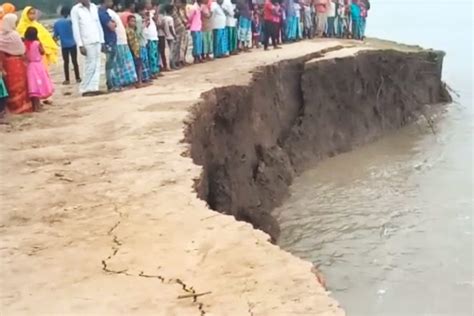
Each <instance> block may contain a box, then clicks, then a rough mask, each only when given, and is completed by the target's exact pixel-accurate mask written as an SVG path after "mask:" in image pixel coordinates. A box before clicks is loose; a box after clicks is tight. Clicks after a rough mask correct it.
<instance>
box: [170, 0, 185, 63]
mask: <svg viewBox="0 0 474 316" xmlns="http://www.w3.org/2000/svg"><path fill="white" fill-rule="evenodd" d="M172 9H173V10H172V13H171V17H172V18H173V25H174V31H175V32H176V33H175V42H174V47H173V52H172V59H173V60H174V62H175V64H176V65H175V66H176V67H182V66H185V64H186V51H187V47H186V42H187V35H188V33H187V31H186V24H185V23H184V21H183V19H182V18H181V15H180V12H179V11H180V2H178V1H177V4H176V6H174V7H172Z"/></svg>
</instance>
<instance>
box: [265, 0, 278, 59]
mask: <svg viewBox="0 0 474 316" xmlns="http://www.w3.org/2000/svg"><path fill="white" fill-rule="evenodd" d="M279 19H280V5H279V4H278V0H265V6H264V8H263V20H264V22H263V23H264V25H263V33H264V39H263V48H264V49H265V50H268V44H269V40H270V39H271V40H272V45H273V48H274V49H278V48H280V47H278V23H279V22H278V21H279Z"/></svg>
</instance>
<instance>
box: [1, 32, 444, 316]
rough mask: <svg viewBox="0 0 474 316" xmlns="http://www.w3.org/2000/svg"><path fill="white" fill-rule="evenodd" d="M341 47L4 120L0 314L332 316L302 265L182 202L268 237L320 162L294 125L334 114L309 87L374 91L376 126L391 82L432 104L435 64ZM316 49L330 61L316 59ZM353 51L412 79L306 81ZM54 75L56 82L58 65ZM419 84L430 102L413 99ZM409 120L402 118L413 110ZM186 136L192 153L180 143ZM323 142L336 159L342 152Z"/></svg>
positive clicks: (293, 50) (294, 50) (309, 48)
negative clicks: (285, 202) (313, 162)
mask: <svg viewBox="0 0 474 316" xmlns="http://www.w3.org/2000/svg"><path fill="white" fill-rule="evenodd" d="M343 45H354V44H353V43H349V42H343V43H341V42H338V41H314V42H302V43H298V44H294V45H288V46H286V47H285V48H284V49H282V50H280V51H270V52H263V51H260V52H255V53H253V54H245V55H241V56H237V57H233V58H230V59H226V60H219V61H216V62H213V63H209V64H204V65H197V66H193V67H189V68H186V69H184V70H181V71H178V72H173V73H170V74H167V75H166V76H165V77H164V78H160V80H158V81H157V82H156V83H155V85H154V86H151V87H148V88H145V89H141V90H130V91H126V92H123V93H121V94H111V95H107V96H101V97H96V98H92V99H83V98H79V97H78V96H77V94H76V89H75V87H67V88H63V87H61V88H59V89H58V90H59V91H58V94H57V96H56V97H55V105H54V106H52V107H49V108H48V109H47V110H46V111H45V112H43V113H39V114H32V115H23V116H18V117H12V118H11V123H10V125H9V126H3V127H1V130H0V134H1V138H2V142H1V145H0V159H1V164H0V168H1V170H0V174H1V175H2V180H3V181H2V185H1V187H0V200H1V206H2V213H1V215H0V236H1V238H0V256H1V267H2V269H1V271H0V280H1V283H0V284H1V285H0V289H1V291H0V311H1V314H2V315H35V314H41V315H44V314H47V315H55V314H60V315H66V314H67V315H99V314H100V315H122V314H127V315H148V314H153V315H219V316H220V315H272V316H273V315H275V316H280V315H343V314H344V312H343V311H342V310H341V309H340V308H339V307H338V304H337V302H335V301H334V300H333V299H332V298H330V297H329V296H328V292H327V291H325V290H324V289H323V288H322V286H321V285H320V284H319V283H318V282H317V281H316V278H315V276H314V275H313V274H312V272H311V268H312V265H311V264H310V263H308V262H304V261H302V260H300V259H298V258H295V257H293V256H292V255H290V254H289V253H286V252H284V251H282V250H280V249H279V248H278V247H277V246H275V245H272V244H271V243H269V242H268V239H269V237H268V235H266V234H264V233H263V232H261V231H258V230H254V229H253V228H252V227H251V225H249V224H247V223H245V222H242V221H235V219H234V217H232V216H225V215H223V214H221V213H218V212H214V211H212V210H210V209H209V207H208V205H206V203H205V202H204V201H203V200H200V199H198V198H197V196H196V191H195V189H194V187H196V188H197V189H198V191H199V193H200V196H201V197H203V198H205V199H206V200H208V201H209V204H210V206H211V207H213V208H215V209H218V210H220V211H224V212H227V213H230V214H233V215H236V216H237V218H239V219H243V220H248V221H250V222H252V223H254V225H255V226H256V227H259V228H262V229H264V230H265V231H268V232H269V233H271V234H272V235H273V237H276V236H277V234H276V233H277V231H276V230H277V229H278V225H277V223H275V222H274V221H273V219H272V217H271V214H270V210H271V209H272V208H273V206H274V205H276V204H278V203H279V202H281V200H282V198H283V196H284V195H285V194H286V192H287V187H288V185H289V183H290V182H291V179H292V178H293V176H294V173H295V170H296V171H298V170H299V168H300V167H301V168H304V164H305V163H306V162H308V161H309V160H308V161H307V160H306V159H307V158H306V157H309V156H311V155H313V154H317V152H316V151H315V150H316V149H317V148H316V147H314V146H312V145H311V144H312V142H313V140H312V139H313V138H314V136H312V135H313V134H312V133H313V132H314V131H317V129H316V127H315V129H314V130H313V129H309V130H308V134H306V133H303V131H302V130H301V127H302V126H304V124H307V125H311V124H310V123H311V115H313V116H314V115H316V114H317V113H318V110H317V109H318V108H321V109H323V108H324V109H325V110H326V111H330V109H331V107H330V104H327V105H325V106H322V105H321V106H318V102H319V100H318V98H320V97H323V98H324V100H326V101H327V102H333V101H332V100H333V98H336V100H338V98H339V97H338V96H337V95H336V96H333V95H332V94H333V93H334V92H335V91H334V90H331V91H329V92H328V93H331V95H328V96H320V95H319V94H321V93H322V91H319V92H318V93H317V94H314V95H313V94H312V93H313V92H314V93H316V91H318V90H317V88H316V87H314V88H309V87H310V86H311V85H312V84H311V82H312V81H313V80H314V83H316V82H318V83H319V84H329V83H330V82H333V84H336V83H339V80H341V83H342V85H344V84H346V85H348V84H349V83H350V82H353V81H355V82H356V83H357V84H360V83H361V82H360V81H361V80H358V79H357V78H364V80H368V81H369V82H370V83H369V84H368V85H367V87H368V88H367V90H366V91H367V92H368V93H369V97H368V101H367V102H369V101H370V102H372V107H373V106H374V96H373V92H371V91H373V89H374V86H376V87H377V93H376V95H378V99H379V100H381V99H383V100H384V102H387V104H386V105H385V104H383V105H380V107H381V110H380V113H385V112H384V111H382V110H383V108H385V107H390V108H391V107H399V106H401V105H402V104H401V101H399V100H398V99H397V98H396V95H397V93H400V92H399V90H397V88H396V86H397V85H398V86H400V87H403V88H405V89H408V91H409V92H413V93H415V94H416V96H417V98H419V99H417V100H418V101H417V105H416V108H421V104H422V103H423V102H425V101H426V102H428V101H430V102H431V101H432V102H435V101H442V99H443V97H440V96H439V94H442V92H443V91H444V90H443V88H442V85H441V81H440V78H439V74H440V72H439V67H440V65H441V60H440V59H438V60H437V61H436V62H433V59H432V57H430V56H433V55H430V54H428V53H421V55H412V54H411V53H409V54H405V53H395V52H392V53H390V52H388V53H387V52H385V51H379V52H378V54H377V53H375V52H374V57H370V58H369V57H364V56H366V55H365V54H366V53H364V52H363V51H365V50H371V49H378V50H380V45H379V44H377V45H375V46H374V45H371V44H367V45H363V44H356V45H357V47H356V48H354V49H341V48H343V47H342V46H343ZM386 45H387V46H389V47H393V48H396V49H399V50H400V49H402V48H400V47H399V46H394V45H393V44H386ZM328 50H329V51H331V50H336V51H334V52H333V53H327V54H325V55H324V54H322V51H328ZM403 50H406V49H405V48H403ZM359 51H360V52H359ZM354 54H359V55H360V56H362V61H365V62H363V63H361V65H365V66H364V67H365V68H367V67H368V65H367V63H368V62H374V63H378V62H382V63H383V60H379V59H378V58H379V57H383V56H387V57H386V58H387V59H388V62H387V65H388V66H390V67H393V66H394V60H398V64H403V63H404V62H405V61H406V62H409V63H410V65H412V66H413V67H417V68H416V69H418V70H419V72H418V75H415V76H414V75H413V71H416V69H415V70H413V69H411V70H406V73H405V72H403V71H401V70H400V71H399V70H398V69H393V68H394V67H393V68H390V67H388V66H387V67H384V66H379V65H375V66H374V67H376V69H378V70H376V71H374V72H376V73H377V75H378V74H386V72H387V71H389V70H390V71H395V72H396V76H395V77H394V78H395V79H396V80H406V85H400V84H399V83H396V84H395V83H393V82H392V81H390V80H389V79H388V77H386V78H385V79H384V80H385V82H386V83H384V84H383V85H382V86H383V88H380V86H381V84H380V77H378V76H377V75H375V74H372V73H371V72H370V73H368V74H367V75H364V76H362V77H360V76H359V75H357V76H354V75H355V74H357V72H348V76H349V75H353V77H352V78H349V77H347V78H346V77H341V76H339V77H334V78H333V81H331V78H330V77H328V78H327V80H329V81H327V80H322V78H323V77H321V78H314V79H311V77H310V76H311V75H313V74H312V72H310V69H311V67H315V68H318V67H327V68H325V69H326V71H328V70H330V68H331V67H330V66H329V65H330V64H331V63H333V64H335V65H340V66H334V68H333V69H334V70H337V71H346V69H347V67H349V68H350V67H353V68H355V69H357V68H358V67H357V65H359V61H358V59H359V58H360V56H357V57H355V58H354V57H351V56H354ZM323 55H324V57H325V58H326V59H322V60H320V61H317V60H314V58H318V57H322V56H323ZM369 55H370V54H369ZM369 55H367V56H369ZM377 56H378V57H377ZM391 56H392V57H391ZM436 56H438V55H436ZM324 57H323V58H324ZM412 57H413V58H412ZM415 57H416V58H415ZM336 58H343V59H344V58H349V59H350V60H352V61H351V62H349V61H347V64H345V62H343V63H342V64H341V63H340V61H339V60H338V59H336ZM415 60H418V62H415ZM319 63H321V64H320V66H318V65H317V64H319ZM351 63H352V64H353V66H351ZM425 64H426V66H423V67H422V66H421V65H425ZM434 64H436V67H437V68H436V67H434ZM324 65H326V66H324ZM424 67H426V68H424ZM365 70H366V71H369V69H365ZM422 70H423V72H422ZM424 70H426V71H432V73H431V74H428V73H426V74H425V72H424ZM434 70H436V72H433V71H434ZM318 71H321V69H319V70H318ZM320 75H321V76H328V74H325V73H321V74H320ZM417 76H420V77H417ZM54 77H55V78H56V79H57V80H56V81H57V82H60V81H61V79H60V70H59V67H58V68H57V69H56V70H55V74H54ZM336 78H339V79H338V80H337V81H334V80H335V79H336ZM416 79H419V80H416ZM293 80H296V81H293ZM377 80H379V81H377ZM291 82H293V83H292V84H291ZM251 83H253V84H252V85H250V84H251ZM284 83H285V84H284ZM410 85H414V86H416V87H418V88H417V89H416V90H414V89H412V88H411V87H410ZM354 87H357V86H356V85H354ZM362 87H366V85H362ZM429 87H432V88H433V89H432V91H431V92H429V93H427V92H423V93H422V92H418V91H428V90H424V88H429ZM349 88H350V87H349ZM216 89H219V91H220V92H222V93H219V97H217V96H216V94H215V91H216ZM380 89H381V90H382V91H381V92H378V91H379V90H380ZM400 91H401V90H400ZM349 93H350V91H347V92H345V93H343V95H344V96H346V97H347V98H349V97H348V96H349ZM428 95H429V96H431V97H427V96H428ZM341 97H342V96H341ZM360 98H362V96H361V97H360ZM376 99H377V98H376ZM340 102H342V101H340ZM196 103H198V104H200V106H194V107H193V105H195V104H196ZM313 103H314V105H312V104H313ZM325 104H326V103H325ZM380 104H381V103H380ZM335 105H337V104H336V103H335ZM355 105H356V103H355V101H354V102H353V103H350V104H346V106H347V107H349V106H352V107H354V106H355ZM405 107H406V108H407V111H402V113H403V115H400V118H402V117H405V113H406V114H409V113H412V109H411V108H408V105H405ZM364 108H365V107H364ZM414 108H415V106H414ZM190 111H192V112H193V115H192V116H189V113H190ZM364 113H365V112H364ZM367 113H369V111H368V112H367ZM412 114H413V115H415V112H414V111H413V113H412ZM341 115H342V114H341ZM336 117H337V116H336ZM362 117H364V118H366V119H367V120H368V119H370V118H369V117H366V116H362ZM374 117H375V116H374ZM396 117H397V118H398V116H396ZM185 121H186V122H187V123H186V124H185V123H184V122H185ZM408 121H409V118H408V116H407V118H406V120H405V121H403V122H399V123H397V122H395V121H393V122H392V123H393V124H390V125H383V126H384V127H383V128H381V127H378V130H376V129H375V128H374V130H373V134H374V135H379V133H378V132H377V133H376V131H383V130H385V129H388V128H392V127H393V128H395V127H397V126H398V125H399V124H405V123H407V122H408ZM315 122H318V121H316V120H315ZM328 122H332V123H331V124H332V126H335V125H334V124H335V121H332V120H328ZM355 123H356V121H354V124H355ZM328 124H329V123H328ZM374 124H375V126H377V122H374ZM185 129H187V131H188V132H187V139H188V140H189V141H191V146H189V144H187V143H186V142H183V138H184V137H185V135H184V130H185ZM310 132H311V133H310ZM340 133H342V135H345V134H344V133H345V132H344V130H341V132H340ZM357 135H359V134H357ZM206 137H207V139H206ZM307 137H308V138H309V140H308V139H307ZM347 137H348V136H347ZM253 138H254V139H253ZM341 139H345V138H343V137H341ZM348 139H349V138H348ZM354 139H356V138H354ZM357 139H359V138H357ZM360 139H361V140H360V143H363V142H365V141H368V140H370V139H371V138H370V139H369V138H367V139H366V138H360ZM290 140H291V141H290ZM305 143H306V145H305ZM335 144H336V145H334V147H331V148H332V152H333V153H336V152H337V151H339V150H341V151H342V150H347V149H349V148H346V147H344V146H343V145H344V144H345V142H342V141H341V142H340V143H339V142H335ZM355 144H359V143H357V142H355ZM290 145H291V146H295V147H291V146H290ZM318 148H319V147H318ZM298 150H300V151H302V154H301V155H295V153H296V152H297V151H298ZM186 153H191V154H192V156H193V158H194V160H195V161H196V162H197V163H198V164H202V166H203V167H200V166H198V165H196V164H195V163H193V160H192V159H191V158H189V157H188V156H187V155H186ZM326 154H330V152H327V153H326ZM297 157H301V161H299V160H298V159H296V158H297ZM321 158H322V157H321ZM233 167H235V169H233ZM195 179H200V181H199V180H195ZM246 180H249V181H250V182H245V181H246ZM196 184H197V185H196ZM249 206H250V207H249ZM252 207H253V208H252ZM274 230H275V231H274ZM193 293H197V294H199V293H205V295H202V296H198V297H195V298H193V297H192V295H193ZM190 294H191V296H189V295H190ZM183 295H185V297H184V298H180V297H182V296H183ZM186 295H188V296H186Z"/></svg>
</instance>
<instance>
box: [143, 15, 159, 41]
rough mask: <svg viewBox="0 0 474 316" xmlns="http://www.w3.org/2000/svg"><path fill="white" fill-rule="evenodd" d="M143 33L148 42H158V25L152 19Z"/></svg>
mask: <svg viewBox="0 0 474 316" xmlns="http://www.w3.org/2000/svg"><path fill="white" fill-rule="evenodd" d="M143 32H144V33H145V38H146V39H147V40H148V41H157V40H158V29H157V28H156V23H155V21H154V20H153V19H150V24H149V25H148V27H146V28H145V29H144V30H143Z"/></svg>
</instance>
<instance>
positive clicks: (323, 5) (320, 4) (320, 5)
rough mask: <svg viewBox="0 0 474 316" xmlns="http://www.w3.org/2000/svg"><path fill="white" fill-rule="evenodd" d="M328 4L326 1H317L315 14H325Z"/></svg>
mask: <svg viewBox="0 0 474 316" xmlns="http://www.w3.org/2000/svg"><path fill="white" fill-rule="evenodd" d="M328 7H329V3H328V0H317V1H316V12H318V13H326V11H327V10H328Z"/></svg>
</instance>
